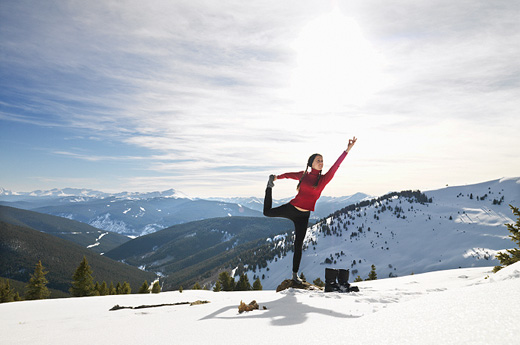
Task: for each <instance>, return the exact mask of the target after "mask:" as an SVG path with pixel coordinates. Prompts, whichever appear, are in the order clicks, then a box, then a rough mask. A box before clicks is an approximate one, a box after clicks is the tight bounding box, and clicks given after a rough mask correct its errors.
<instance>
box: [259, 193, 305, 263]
mask: <svg viewBox="0 0 520 345" xmlns="http://www.w3.org/2000/svg"><path fill="white" fill-rule="evenodd" d="M272 207H273V189H272V188H267V189H266V190H265V199H264V216H267V217H281V218H287V219H290V220H292V222H293V223H294V234H295V239H294V256H293V272H298V270H299V269H300V261H301V260H302V248H303V240H304V239H305V233H306V232H307V226H308V225H309V216H310V215H311V212H310V211H306V212H304V211H300V210H298V209H297V208H296V207H294V206H293V205H291V204H285V205H282V206H279V207H275V208H272Z"/></svg>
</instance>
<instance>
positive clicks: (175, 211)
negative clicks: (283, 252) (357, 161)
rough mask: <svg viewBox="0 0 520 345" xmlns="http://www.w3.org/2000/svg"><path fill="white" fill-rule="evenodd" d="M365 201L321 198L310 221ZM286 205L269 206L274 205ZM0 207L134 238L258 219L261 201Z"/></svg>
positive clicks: (150, 199) (40, 199)
mask: <svg viewBox="0 0 520 345" xmlns="http://www.w3.org/2000/svg"><path fill="white" fill-rule="evenodd" d="M366 197H368V195H366V194H363V193H357V194H355V195H352V196H346V197H339V198H332V197H322V198H321V199H320V200H319V201H318V203H317V205H316V211H315V212H313V213H312V219H314V220H318V219H320V218H323V217H325V216H327V215H328V214H330V213H332V212H334V211H335V210H337V209H339V208H342V207H345V206H347V205H349V204H351V203H355V202H358V201H360V200H363V199H364V198H366ZM289 200H290V199H283V200H277V201H274V202H273V204H274V205H275V206H276V205H279V204H282V203H285V202H288V201H289ZM0 205H5V206H10V207H15V208H20V209H25V210H32V211H35V212H40V213H46V214H50V215H55V216H59V217H64V218H69V219H71V220H76V221H79V222H83V223H86V224H89V225H91V226H93V227H95V228H98V229H100V230H106V231H110V232H115V233H119V234H122V235H125V236H131V237H137V236H142V235H146V234H149V233H153V232H155V231H158V230H161V229H165V228H167V227H170V226H172V225H176V224H182V223H186V222H191V221H196V220H203V219H209V218H215V217H236V216H241V217H263V215H262V207H263V200H261V199H258V198H255V197H250V198H212V199H209V200H205V199H198V198H190V197H188V196H187V195H185V194H184V193H182V192H179V191H176V190H174V189H170V190H167V191H162V192H151V193H129V192H122V193H116V194H109V193H104V192H100V191H95V190H90V189H74V188H65V189H52V190H48V191H40V190H38V191H33V192H27V193H20V192H12V191H8V190H5V189H2V188H0Z"/></svg>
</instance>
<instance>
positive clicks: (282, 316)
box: [199, 293, 361, 326]
mask: <svg viewBox="0 0 520 345" xmlns="http://www.w3.org/2000/svg"><path fill="white" fill-rule="evenodd" d="M258 304H259V305H262V304H265V305H266V306H268V307H267V308H268V309H267V310H259V311H256V310H255V311H252V312H248V313H247V314H245V315H244V314H238V306H228V307H224V308H221V309H219V310H217V311H215V312H213V313H211V314H209V315H207V316H205V317H203V318H202V319H200V320H199V321H203V320H209V319H224V320H229V319H271V325H273V326H289V325H297V324H302V323H304V322H305V321H307V319H308V318H309V314H311V313H316V314H323V315H327V316H331V317H336V318H344V319H353V318H359V317H361V316H360V315H347V314H343V313H338V312H336V311H333V310H330V309H324V308H316V307H313V306H309V305H306V304H304V303H301V302H298V300H297V298H296V296H295V295H294V294H293V293H288V294H286V295H285V297H283V298H281V299H278V300H275V301H272V302H267V303H258ZM232 309H235V310H237V314H235V315H229V314H230V313H229V311H230V310H232ZM226 314H228V315H226Z"/></svg>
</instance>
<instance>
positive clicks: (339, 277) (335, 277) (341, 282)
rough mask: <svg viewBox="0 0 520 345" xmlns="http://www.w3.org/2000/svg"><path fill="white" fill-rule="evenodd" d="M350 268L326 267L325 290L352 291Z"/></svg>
mask: <svg viewBox="0 0 520 345" xmlns="http://www.w3.org/2000/svg"><path fill="white" fill-rule="evenodd" d="M348 276H349V270H344V269H339V270H337V269H334V268H326V269H325V292H350V291H351V290H350V284H349V283H348Z"/></svg>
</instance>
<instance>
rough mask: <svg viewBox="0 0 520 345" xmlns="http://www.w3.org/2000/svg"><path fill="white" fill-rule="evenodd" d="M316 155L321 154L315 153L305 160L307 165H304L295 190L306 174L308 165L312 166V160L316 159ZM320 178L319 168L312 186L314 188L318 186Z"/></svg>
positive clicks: (298, 188) (298, 187)
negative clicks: (303, 170)
mask: <svg viewBox="0 0 520 345" xmlns="http://www.w3.org/2000/svg"><path fill="white" fill-rule="evenodd" d="M317 156H321V155H320V154H319V153H315V154H313V155H311V156H310V157H309V159H308V160H307V166H306V167H305V172H304V173H303V175H302V177H301V178H300V181H299V182H298V185H297V186H296V190H300V185H301V184H302V180H303V178H304V177H305V175H307V170H308V169H309V167H312V163H314V160H315V159H316V157H317ZM320 178H321V170H320V173H319V174H318V178H317V179H316V183H315V184H314V186H313V187H314V188H316V187H318V183H319V182H320Z"/></svg>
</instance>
